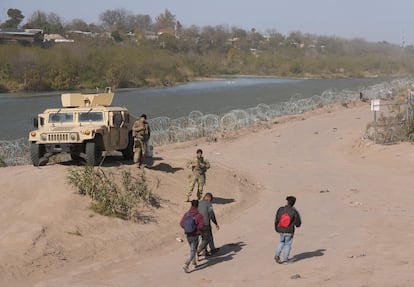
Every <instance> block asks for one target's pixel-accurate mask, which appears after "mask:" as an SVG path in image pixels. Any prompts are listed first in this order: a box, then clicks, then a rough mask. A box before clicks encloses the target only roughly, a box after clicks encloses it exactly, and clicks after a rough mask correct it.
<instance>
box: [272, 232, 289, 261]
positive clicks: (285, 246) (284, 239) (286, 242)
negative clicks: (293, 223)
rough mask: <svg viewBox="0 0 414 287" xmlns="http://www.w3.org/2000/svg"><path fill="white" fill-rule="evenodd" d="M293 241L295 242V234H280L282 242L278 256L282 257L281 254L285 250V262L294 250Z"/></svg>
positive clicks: (277, 252) (277, 251)
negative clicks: (292, 249) (291, 250)
mask: <svg viewBox="0 0 414 287" xmlns="http://www.w3.org/2000/svg"><path fill="white" fill-rule="evenodd" d="M292 241H293V234H287V233H282V234H280V242H279V246H278V247H277V250H276V256H279V257H280V254H281V253H282V251H283V249H284V253H283V255H284V257H283V261H288V259H289V253H290V249H291V248H292Z"/></svg>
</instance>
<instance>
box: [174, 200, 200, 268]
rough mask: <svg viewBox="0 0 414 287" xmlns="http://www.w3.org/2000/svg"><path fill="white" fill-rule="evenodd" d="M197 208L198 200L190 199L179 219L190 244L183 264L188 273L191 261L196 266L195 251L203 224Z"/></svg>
mask: <svg viewBox="0 0 414 287" xmlns="http://www.w3.org/2000/svg"><path fill="white" fill-rule="evenodd" d="M197 208H198V200H192V201H191V207H190V209H189V210H188V211H187V212H186V213H184V215H183V217H182V218H181V221H180V226H181V227H182V228H183V229H184V233H185V235H186V236H187V241H188V244H189V245H190V255H189V256H188V259H187V260H186V261H185V263H184V266H183V269H184V271H185V273H190V269H189V265H190V263H191V262H192V264H193V267H194V268H196V267H197V261H196V260H197V259H196V252H197V247H198V241H199V236H200V235H201V229H202V228H203V226H204V218H203V216H202V215H201V213H200V212H198V209H197Z"/></svg>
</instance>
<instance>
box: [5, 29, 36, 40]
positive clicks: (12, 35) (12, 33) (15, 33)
mask: <svg viewBox="0 0 414 287" xmlns="http://www.w3.org/2000/svg"><path fill="white" fill-rule="evenodd" d="M43 40H44V34H43V30H42V29H17V28H16V29H15V28H4V29H0V42H27V43H41V42H43Z"/></svg>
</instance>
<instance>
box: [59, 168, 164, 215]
mask: <svg viewBox="0 0 414 287" xmlns="http://www.w3.org/2000/svg"><path fill="white" fill-rule="evenodd" d="M67 180H68V182H69V184H70V185H72V186H73V187H75V188H76V190H77V191H78V192H79V193H80V194H81V195H88V196H90V197H91V198H92V200H93V202H92V204H91V209H92V210H94V211H95V212H97V213H99V214H102V215H106V216H116V217H120V218H123V219H132V218H137V217H138V208H139V204H146V205H152V206H157V205H158V198H157V197H156V196H154V195H153V194H152V192H151V190H150V189H149V187H148V185H147V180H146V176H145V172H142V173H139V174H137V175H133V174H132V173H131V171H129V170H128V171H125V170H124V171H122V178H121V185H122V186H121V187H120V186H119V184H117V182H116V180H115V175H114V174H113V173H106V172H104V171H103V170H102V169H101V168H94V167H93V166H88V165H86V166H85V167H83V168H80V169H79V168H78V169H71V170H70V171H69V176H68V178H67Z"/></svg>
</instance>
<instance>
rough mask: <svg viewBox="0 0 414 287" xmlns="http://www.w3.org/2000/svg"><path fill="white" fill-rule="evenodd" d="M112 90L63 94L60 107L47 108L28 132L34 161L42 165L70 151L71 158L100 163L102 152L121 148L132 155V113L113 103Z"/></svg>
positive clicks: (35, 163) (128, 156)
mask: <svg viewBox="0 0 414 287" xmlns="http://www.w3.org/2000/svg"><path fill="white" fill-rule="evenodd" d="M113 96H114V93H113V92H112V91H111V89H110V88H106V89H105V92H104V93H97V94H80V93H71V94H62V96H61V100H62V108H54V109H47V110H45V111H44V112H43V113H41V114H39V115H38V117H37V118H35V120H34V126H35V128H36V129H35V130H33V131H31V132H30V134H29V141H30V156H31V160H32V162H33V165H35V166H40V165H45V164H46V163H47V162H48V160H49V157H50V156H52V155H54V154H58V153H70V155H71V157H72V159H73V160H84V161H85V162H86V163H87V164H90V165H99V164H100V163H101V160H102V153H103V152H107V151H121V152H122V155H123V158H124V159H132V158H133V156H134V153H133V144H134V140H133V137H132V126H133V124H134V121H135V117H134V116H132V115H131V114H130V113H129V112H128V110H127V109H126V108H124V107H112V106H111V105H112V99H113Z"/></svg>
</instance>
